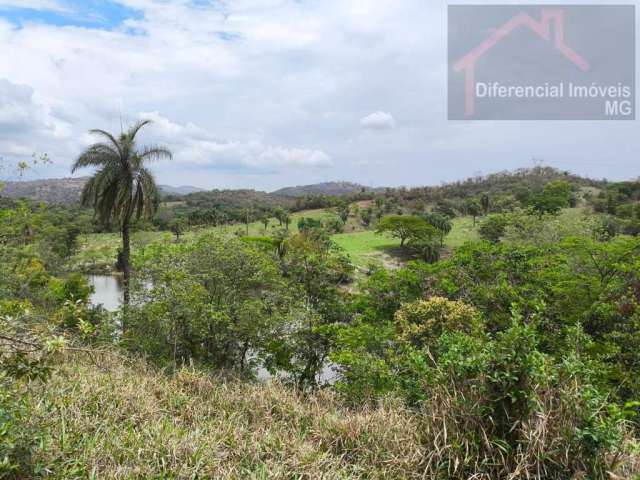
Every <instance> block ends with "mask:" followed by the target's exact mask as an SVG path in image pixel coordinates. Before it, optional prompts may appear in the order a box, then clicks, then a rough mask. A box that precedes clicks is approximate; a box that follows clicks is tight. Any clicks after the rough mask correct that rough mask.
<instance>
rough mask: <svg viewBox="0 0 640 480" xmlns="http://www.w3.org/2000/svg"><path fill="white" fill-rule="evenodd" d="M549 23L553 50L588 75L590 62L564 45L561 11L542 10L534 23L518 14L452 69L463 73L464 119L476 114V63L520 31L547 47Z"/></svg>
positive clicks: (531, 18) (549, 37)
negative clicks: (526, 32) (552, 26)
mask: <svg viewBox="0 0 640 480" xmlns="http://www.w3.org/2000/svg"><path fill="white" fill-rule="evenodd" d="M552 23H554V24H555V25H554V26H555V28H554V29H553V47H554V48H555V49H556V50H558V51H559V52H560V53H561V54H562V55H563V56H564V57H565V58H566V59H567V60H568V61H569V62H571V63H572V64H574V65H575V66H576V67H577V68H579V69H580V70H581V71H583V72H587V71H588V70H589V68H590V65H589V62H587V61H586V60H585V59H584V58H583V57H582V56H580V55H579V54H578V53H576V52H575V51H574V50H573V49H572V48H571V47H569V46H568V45H567V44H566V43H565V41H564V30H565V28H564V11H563V10H562V9H558V8H543V9H541V18H540V21H537V20H535V19H534V18H533V17H531V16H530V15H529V14H527V13H525V12H519V13H518V14H516V15H515V16H513V17H512V18H511V19H510V20H508V21H507V22H506V23H504V24H503V25H502V26H500V27H499V28H497V29H496V30H495V31H494V32H493V33H492V34H491V35H489V36H488V37H487V38H486V39H485V40H484V41H483V42H482V43H480V44H479V45H478V46H477V47H475V48H474V49H473V50H471V51H470V52H469V53H467V54H466V55H465V56H464V57H462V58H461V59H460V60H458V61H457V62H456V63H455V64H454V65H453V69H454V70H455V71H456V72H457V73H460V72H462V71H464V75H465V78H464V102H465V105H464V113H465V116H466V117H471V116H473V115H474V113H475V88H474V87H475V70H476V62H477V61H478V59H479V58H481V57H482V56H483V55H484V54H485V53H487V52H488V51H489V50H491V49H492V48H493V47H494V46H496V45H497V44H498V43H500V42H501V41H502V40H504V39H505V38H506V37H507V36H509V34H511V32H513V31H514V30H517V29H519V28H520V27H528V28H529V29H530V30H532V31H533V32H534V33H535V34H537V35H538V36H539V37H540V38H542V39H543V40H545V41H546V42H547V43H551V40H552V38H551V34H552V29H551V25H552Z"/></svg>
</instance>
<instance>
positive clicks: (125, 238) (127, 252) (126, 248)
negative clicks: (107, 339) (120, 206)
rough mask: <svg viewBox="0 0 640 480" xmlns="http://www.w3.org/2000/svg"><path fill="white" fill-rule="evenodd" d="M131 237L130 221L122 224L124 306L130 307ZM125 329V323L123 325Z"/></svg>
mask: <svg viewBox="0 0 640 480" xmlns="http://www.w3.org/2000/svg"><path fill="white" fill-rule="evenodd" d="M130 258H131V238H130V236H129V222H127V221H125V222H124V223H123V225H122V270H123V273H124V281H123V288H124V306H125V307H128V306H129V303H130V301H131V288H130V287H131V261H130ZM122 330H123V331H124V323H123V325H122Z"/></svg>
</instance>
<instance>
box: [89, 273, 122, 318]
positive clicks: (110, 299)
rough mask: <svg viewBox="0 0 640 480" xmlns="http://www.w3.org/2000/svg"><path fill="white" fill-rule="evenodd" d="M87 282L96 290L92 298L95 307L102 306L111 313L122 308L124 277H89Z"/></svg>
mask: <svg viewBox="0 0 640 480" xmlns="http://www.w3.org/2000/svg"><path fill="white" fill-rule="evenodd" d="M87 280H88V282H89V285H91V286H92V287H93V289H94V292H93V293H92V294H91V297H90V299H91V303H92V304H93V305H102V306H103V307H104V308H105V309H106V310H108V311H110V312H114V311H116V310H118V309H119V308H120V305H122V302H123V292H122V277H120V276H118V275H87Z"/></svg>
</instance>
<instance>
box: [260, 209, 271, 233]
mask: <svg viewBox="0 0 640 480" xmlns="http://www.w3.org/2000/svg"><path fill="white" fill-rule="evenodd" d="M260 222H261V223H262V225H264V230H265V231H266V230H267V228H269V214H268V213H265V214H264V215H262V217H260Z"/></svg>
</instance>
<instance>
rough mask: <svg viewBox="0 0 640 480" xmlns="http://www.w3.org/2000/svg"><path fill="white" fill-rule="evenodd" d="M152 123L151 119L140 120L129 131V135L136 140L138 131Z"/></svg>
mask: <svg viewBox="0 0 640 480" xmlns="http://www.w3.org/2000/svg"><path fill="white" fill-rule="evenodd" d="M152 123H153V121H151V120H140V121H139V122H137V123H136V124H134V125H133V126H132V127H131V128H130V129H129V130H128V131H127V136H128V137H129V138H131V140H132V141H133V140H135V138H136V136H137V135H138V132H140V130H142V128H144V127H145V126H147V125H150V124H152Z"/></svg>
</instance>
